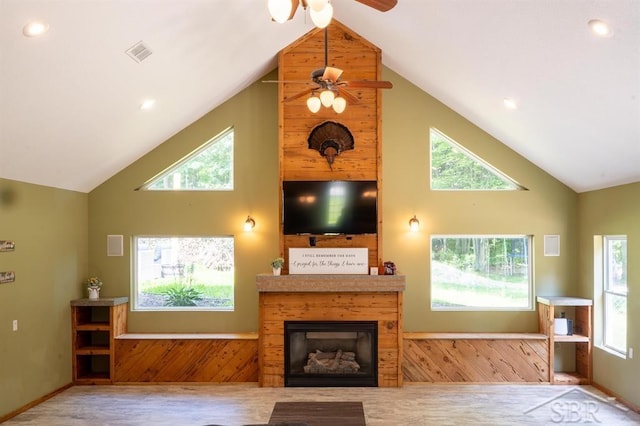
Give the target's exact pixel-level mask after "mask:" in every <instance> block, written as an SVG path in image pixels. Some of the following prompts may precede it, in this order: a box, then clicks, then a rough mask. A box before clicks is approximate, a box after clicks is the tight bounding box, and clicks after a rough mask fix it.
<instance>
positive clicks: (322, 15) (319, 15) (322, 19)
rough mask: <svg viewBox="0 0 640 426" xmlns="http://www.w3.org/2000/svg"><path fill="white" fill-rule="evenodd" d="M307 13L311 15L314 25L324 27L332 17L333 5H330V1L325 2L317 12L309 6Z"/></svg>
mask: <svg viewBox="0 0 640 426" xmlns="http://www.w3.org/2000/svg"><path fill="white" fill-rule="evenodd" d="M309 15H310V16H311V21H312V22H313V24H314V25H315V26H316V27H318V28H326V27H327V25H329V23H330V22H331V18H333V6H331V3H326V4H325V5H324V7H323V8H322V9H321V10H320V11H319V12H316V11H315V10H313V8H311V11H310V12H309Z"/></svg>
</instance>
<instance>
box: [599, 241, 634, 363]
mask: <svg viewBox="0 0 640 426" xmlns="http://www.w3.org/2000/svg"><path fill="white" fill-rule="evenodd" d="M613 241H624V242H625V246H626V244H627V236H626V235H604V236H603V237H602V287H601V291H602V346H603V348H604V349H606V350H607V351H609V352H613V353H614V354H616V355H619V356H621V357H624V358H626V356H627V351H628V339H627V337H628V336H626V333H627V332H628V327H629V314H628V311H627V308H628V294H629V285H628V283H627V282H625V285H626V291H625V292H624V293H623V292H620V291H617V290H615V289H613V288H612V287H613V286H612V279H611V275H612V271H611V266H612V261H611V253H610V245H609V243H610V242H613ZM627 261H628V253H627V251H626V250H625V269H626V267H627ZM626 272H627V271H625V276H626ZM611 297H623V298H624V303H625V311H626V312H627V314H626V317H625V324H624V327H625V338H624V348H620V347H617V346H615V345H613V344H612V343H611V341H612V340H613V338H612V337H611V336H610V335H609V331H610V325H611V322H613V315H612V314H610V313H609V311H608V310H609V308H608V306H609V303H608V301H609V298H611Z"/></svg>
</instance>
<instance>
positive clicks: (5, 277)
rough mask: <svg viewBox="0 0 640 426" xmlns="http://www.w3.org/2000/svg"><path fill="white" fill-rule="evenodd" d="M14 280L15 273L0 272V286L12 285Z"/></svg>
mask: <svg viewBox="0 0 640 426" xmlns="http://www.w3.org/2000/svg"><path fill="white" fill-rule="evenodd" d="M15 280H16V273H15V272H0V284H6V283H12V282H14V281H15Z"/></svg>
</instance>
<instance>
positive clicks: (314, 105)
mask: <svg viewBox="0 0 640 426" xmlns="http://www.w3.org/2000/svg"><path fill="white" fill-rule="evenodd" d="M321 106H322V102H320V98H319V97H317V96H312V97H310V98H309V99H307V108H309V111H311V112H313V113H314V114H315V113H316V112H318V111H320V107H321Z"/></svg>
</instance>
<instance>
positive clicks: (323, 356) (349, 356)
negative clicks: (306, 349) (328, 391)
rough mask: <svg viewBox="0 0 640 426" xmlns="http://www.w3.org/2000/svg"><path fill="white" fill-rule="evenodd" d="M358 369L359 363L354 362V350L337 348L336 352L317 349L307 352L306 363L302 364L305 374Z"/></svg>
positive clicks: (354, 371) (355, 370)
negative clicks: (346, 350)
mask: <svg viewBox="0 0 640 426" xmlns="http://www.w3.org/2000/svg"><path fill="white" fill-rule="evenodd" d="M358 370H360V365H359V364H358V363H357V362H356V354H355V353H354V352H342V350H341V349H338V350H337V351H336V352H322V351H320V350H317V349H316V351H315V352H311V353H309V358H308V360H307V365H305V366H304V372H305V373H307V374H327V373H338V374H353V373H357V372H358Z"/></svg>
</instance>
